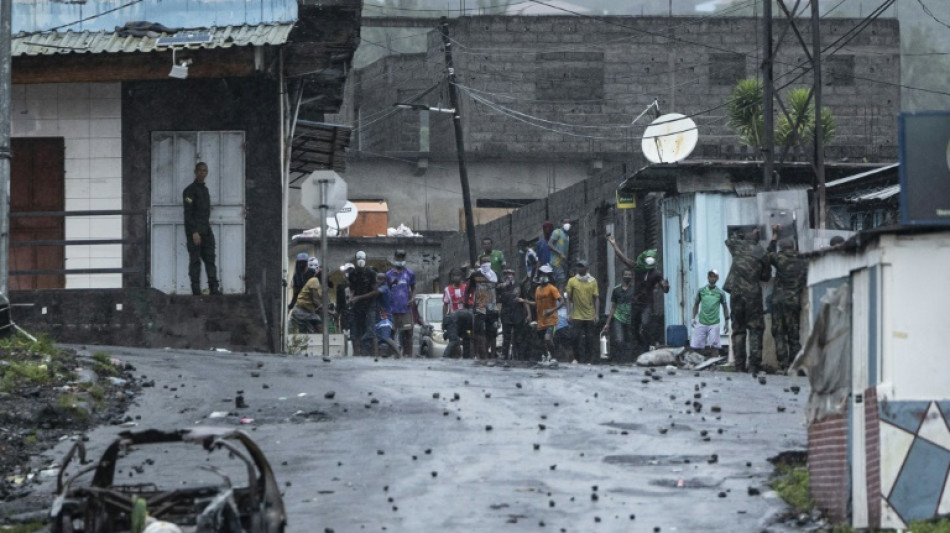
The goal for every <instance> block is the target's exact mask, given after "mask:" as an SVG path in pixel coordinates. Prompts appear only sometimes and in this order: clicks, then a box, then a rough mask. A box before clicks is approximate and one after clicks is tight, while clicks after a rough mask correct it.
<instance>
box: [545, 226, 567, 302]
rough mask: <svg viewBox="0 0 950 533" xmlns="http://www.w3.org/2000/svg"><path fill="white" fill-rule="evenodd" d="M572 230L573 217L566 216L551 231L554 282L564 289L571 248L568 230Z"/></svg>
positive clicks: (561, 289)
mask: <svg viewBox="0 0 950 533" xmlns="http://www.w3.org/2000/svg"><path fill="white" fill-rule="evenodd" d="M569 231H571V219H569V218H564V219H563V220H562V221H561V227H559V228H557V229H556V230H554V231H553V232H552V233H551V238H550V240H549V242H548V244H549V245H550V246H551V268H553V269H554V284H555V285H557V288H558V290H560V291H563V290H564V287H565V285H566V284H567V271H568V262H567V261H568V259H567V256H568V253H569V252H570V249H571V238H570V236H568V234H567V232H569Z"/></svg>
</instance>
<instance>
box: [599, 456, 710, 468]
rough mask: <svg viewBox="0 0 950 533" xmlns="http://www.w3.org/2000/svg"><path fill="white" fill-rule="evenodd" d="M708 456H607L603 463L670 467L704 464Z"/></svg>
mask: <svg viewBox="0 0 950 533" xmlns="http://www.w3.org/2000/svg"><path fill="white" fill-rule="evenodd" d="M708 460H709V456H708V455H608V456H606V457H604V462H605V463H607V464H614V465H629V466H671V465H686V464H699V463H705V462H707V461H708Z"/></svg>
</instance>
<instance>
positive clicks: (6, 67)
mask: <svg viewBox="0 0 950 533" xmlns="http://www.w3.org/2000/svg"><path fill="white" fill-rule="evenodd" d="M12 21H13V2H12V0H0V294H3V295H6V294H7V293H8V289H9V287H10V158H11V153H10V117H11V114H10V105H11V102H10V93H11V92H12V91H11V88H12V87H11V85H12V80H11V78H12V72H13V64H12V63H11V51H10V46H11V39H12V35H11V28H12V25H13V23H12Z"/></svg>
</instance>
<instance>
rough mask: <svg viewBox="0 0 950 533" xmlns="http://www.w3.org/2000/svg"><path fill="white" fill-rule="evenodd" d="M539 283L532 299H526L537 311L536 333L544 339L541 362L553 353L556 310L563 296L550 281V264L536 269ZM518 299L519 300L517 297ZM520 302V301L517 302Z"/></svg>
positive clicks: (552, 271)
mask: <svg viewBox="0 0 950 533" xmlns="http://www.w3.org/2000/svg"><path fill="white" fill-rule="evenodd" d="M538 274H539V276H540V278H539V280H538V281H539V282H540V283H541V285H540V286H539V287H538V288H537V289H536V290H535V291H534V301H533V302H532V301H530V300H523V301H527V302H528V304H529V305H534V306H536V308H537V311H538V335H539V336H540V337H541V338H542V339H544V348H545V352H546V353H545V354H544V355H543V356H542V358H541V360H542V362H547V361H551V360H552V358H551V354H552V353H554V331H555V330H556V329H557V310H558V309H560V308H562V307H564V298H562V297H561V292H560V291H558V290H557V287H555V286H554V284H553V283H551V276H552V275H553V274H554V269H552V268H551V266H550V265H542V266H541V268H539V269H538ZM519 300H521V299H520V298H519ZM519 303H520V302H519Z"/></svg>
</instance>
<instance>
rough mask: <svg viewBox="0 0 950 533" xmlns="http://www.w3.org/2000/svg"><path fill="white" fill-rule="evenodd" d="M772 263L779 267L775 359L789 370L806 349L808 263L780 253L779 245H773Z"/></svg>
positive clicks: (774, 313) (775, 292)
mask: <svg viewBox="0 0 950 533" xmlns="http://www.w3.org/2000/svg"><path fill="white" fill-rule="evenodd" d="M769 262H770V263H771V264H772V265H774V266H775V288H774V289H773V291H772V337H774V338H775V355H776V357H777V358H778V364H779V366H780V367H781V368H782V370H785V369H787V368H788V365H789V364H790V363H791V358H792V357H795V355H796V354H797V353H798V351H799V350H800V349H801V347H802V345H801V342H800V341H799V337H800V336H801V329H800V327H801V324H800V317H801V314H802V289H804V288H805V282H806V277H807V276H808V261H807V260H806V259H805V258H804V257H801V256H800V255H799V254H798V253H797V252H795V251H794V250H782V251H776V246H775V241H772V242H771V243H770V244H769Z"/></svg>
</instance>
